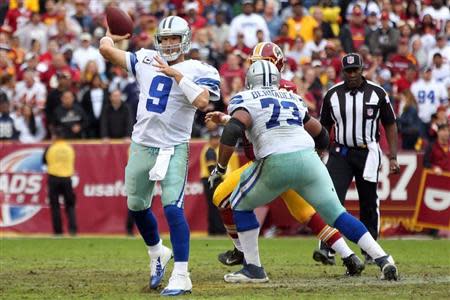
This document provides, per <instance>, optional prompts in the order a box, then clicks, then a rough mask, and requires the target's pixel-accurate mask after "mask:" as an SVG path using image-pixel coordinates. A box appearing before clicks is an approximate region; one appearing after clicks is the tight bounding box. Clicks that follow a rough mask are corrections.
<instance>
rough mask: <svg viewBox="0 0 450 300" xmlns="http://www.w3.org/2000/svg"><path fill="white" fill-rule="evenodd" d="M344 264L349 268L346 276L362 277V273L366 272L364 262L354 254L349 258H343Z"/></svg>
mask: <svg viewBox="0 0 450 300" xmlns="http://www.w3.org/2000/svg"><path fill="white" fill-rule="evenodd" d="M342 262H343V264H344V266H345V267H346V268H347V271H346V272H345V274H346V275H348V276H360V275H361V272H362V271H363V270H364V264H363V262H362V261H361V260H360V259H359V257H358V256H356V254H354V253H353V254H352V255H350V256H349V257H346V258H343V259H342Z"/></svg>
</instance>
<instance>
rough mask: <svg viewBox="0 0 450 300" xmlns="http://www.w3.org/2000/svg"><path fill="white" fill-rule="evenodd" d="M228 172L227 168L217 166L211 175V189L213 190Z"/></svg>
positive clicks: (209, 179)
mask: <svg viewBox="0 0 450 300" xmlns="http://www.w3.org/2000/svg"><path fill="white" fill-rule="evenodd" d="M226 171H227V168H224V167H222V166H221V165H220V164H217V165H216V167H215V168H214V170H212V172H211V175H209V178H208V182H209V187H210V188H213V186H214V185H215V184H216V183H217V182H218V181H219V180H220V179H221V178H222V176H223V175H224V174H225V172H226Z"/></svg>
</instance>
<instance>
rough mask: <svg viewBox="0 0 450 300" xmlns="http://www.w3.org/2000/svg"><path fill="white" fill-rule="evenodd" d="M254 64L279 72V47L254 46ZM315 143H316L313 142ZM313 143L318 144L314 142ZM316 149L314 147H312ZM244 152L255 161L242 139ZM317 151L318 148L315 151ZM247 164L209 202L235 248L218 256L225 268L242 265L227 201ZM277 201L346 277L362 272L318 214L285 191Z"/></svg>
mask: <svg viewBox="0 0 450 300" xmlns="http://www.w3.org/2000/svg"><path fill="white" fill-rule="evenodd" d="M258 60H267V61H270V62H272V63H274V64H275V65H276V67H277V69H278V71H280V72H281V70H282V69H283V67H284V55H283V52H282V51H281V49H280V47H278V46H277V45H276V44H274V43H271V42H262V43H258V44H257V45H256V46H255V47H254V48H253V53H252V56H251V57H250V61H251V62H255V61H258ZM280 89H285V90H287V91H292V92H294V93H295V92H296V89H297V87H296V85H295V84H294V83H292V82H291V81H288V80H283V79H281V80H280ZM229 118H230V117H229V116H227V115H225V114H223V113H220V112H211V113H208V114H207V115H206V120H207V121H213V122H217V123H222V121H224V122H226V121H227V120H228V119H229ZM315 140H316V139H315ZM317 143H320V142H319V140H318V139H317ZM316 147H317V144H316ZM244 148H245V150H246V151H245V153H246V156H247V158H248V159H249V160H250V161H253V160H254V159H255V157H254V153H253V151H252V148H251V144H249V143H248V141H246V138H245V137H244ZM319 148H320V147H319ZM250 165H251V163H248V164H246V165H244V166H242V167H241V168H239V169H237V170H235V171H233V172H231V173H230V174H227V176H226V177H225V179H224V181H223V182H222V183H220V184H219V186H218V187H217V189H216V191H215V193H214V198H213V202H214V204H215V205H216V206H217V208H218V209H219V212H220V216H221V218H222V221H223V223H224V225H225V228H226V230H227V233H228V235H229V236H230V237H231V239H232V240H233V243H234V244H235V248H234V250H229V251H227V252H225V253H221V254H220V255H219V261H220V262H221V263H223V264H225V265H237V264H242V263H243V253H242V248H241V245H240V242H239V239H238V236H237V232H236V225H235V223H234V221H233V216H232V211H231V207H230V203H229V201H228V200H229V197H230V195H231V193H232V191H233V190H234V189H235V188H236V186H237V184H238V183H239V178H240V176H241V174H242V173H243V172H244V171H245V169H247V168H248V167H249V166H250ZM281 198H282V199H283V200H284V202H285V204H286V206H287V207H288V209H289V212H290V213H291V215H292V216H293V217H294V218H295V219H296V220H297V221H298V222H299V223H302V224H306V225H307V226H308V227H310V228H311V230H312V231H313V232H314V234H316V235H317V236H318V237H319V239H320V240H322V241H323V242H325V243H327V245H329V246H330V247H331V248H332V249H334V250H336V252H338V253H339V254H340V255H341V257H342V259H343V263H344V265H345V266H346V268H347V274H348V275H352V276H353V275H359V274H360V273H361V272H362V270H363V269H364V265H363V263H362V262H361V260H360V259H359V258H358V257H357V256H356V255H355V254H354V252H353V251H352V250H351V249H350V248H349V247H348V245H347V244H346V242H345V240H344V239H343V238H342V236H341V234H340V233H339V231H337V230H336V229H334V228H331V227H330V226H328V225H327V224H325V222H324V221H323V220H322V218H321V217H320V216H319V214H317V213H316V211H315V210H314V209H313V208H312V207H311V206H310V205H309V204H308V203H307V202H306V201H305V200H304V199H303V198H302V197H301V196H299V195H298V194H297V193H296V192H295V191H293V190H289V191H286V192H284V193H283V194H281ZM316 254H320V253H315V256H314V259H315V260H318V261H322V262H323V263H325V264H334V256H331V257H329V256H320V257H318V256H316Z"/></svg>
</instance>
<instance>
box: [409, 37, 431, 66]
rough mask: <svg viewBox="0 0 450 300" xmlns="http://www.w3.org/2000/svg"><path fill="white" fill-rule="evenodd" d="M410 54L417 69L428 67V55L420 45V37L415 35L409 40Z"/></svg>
mask: <svg viewBox="0 0 450 300" xmlns="http://www.w3.org/2000/svg"><path fill="white" fill-rule="evenodd" d="M411 54H412V55H413V56H414V58H415V59H416V61H417V67H418V69H424V68H426V67H427V65H428V53H427V52H426V50H425V48H424V47H423V44H422V39H421V38H420V36H418V35H416V36H413V37H412V38H411Z"/></svg>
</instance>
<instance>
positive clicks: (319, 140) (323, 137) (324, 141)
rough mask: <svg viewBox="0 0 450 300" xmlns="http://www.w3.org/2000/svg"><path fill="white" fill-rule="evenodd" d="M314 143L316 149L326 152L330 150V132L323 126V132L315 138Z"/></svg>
mask: <svg viewBox="0 0 450 300" xmlns="http://www.w3.org/2000/svg"><path fill="white" fill-rule="evenodd" d="M314 142H315V143H316V149H318V150H325V149H328V146H329V145H330V136H329V135H328V130H326V129H325V127H323V126H322V130H321V131H320V133H319V135H318V136H316V137H315V138H314Z"/></svg>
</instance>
